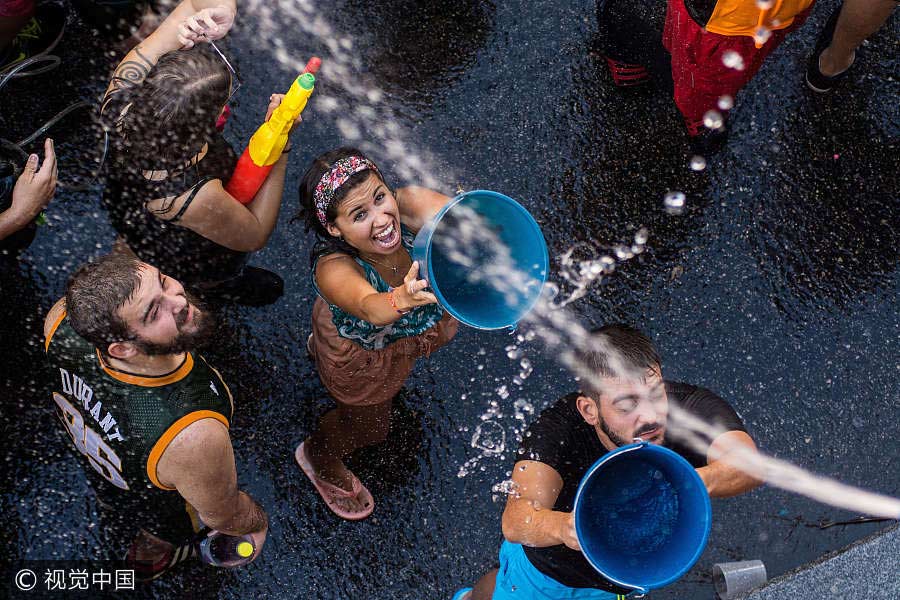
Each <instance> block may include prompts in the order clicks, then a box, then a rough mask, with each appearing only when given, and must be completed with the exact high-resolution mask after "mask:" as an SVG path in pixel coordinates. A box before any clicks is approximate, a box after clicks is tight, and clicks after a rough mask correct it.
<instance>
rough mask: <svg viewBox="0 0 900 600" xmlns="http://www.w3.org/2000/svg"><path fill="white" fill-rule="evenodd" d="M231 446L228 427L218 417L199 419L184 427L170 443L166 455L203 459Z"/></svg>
mask: <svg viewBox="0 0 900 600" xmlns="http://www.w3.org/2000/svg"><path fill="white" fill-rule="evenodd" d="M226 447H227V448H231V436H230V435H229V434H228V428H227V427H226V426H225V425H224V424H223V423H221V422H220V421H218V420H216V419H199V420H198V421H195V422H193V423H191V424H190V425H188V426H187V427H185V428H184V429H182V430H181V431H180V432H179V433H178V435H176V436H175V438H174V439H173V440H172V442H171V443H170V444H169V447H168V448H167V449H166V455H167V456H168V455H169V454H170V453H172V454H171V458H178V457H185V458H187V457H190V458H191V459H192V460H203V459H204V456H207V455H213V454H217V453H220V452H221V451H222V450H223V449H225V448H226Z"/></svg>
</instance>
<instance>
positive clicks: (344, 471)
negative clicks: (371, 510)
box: [304, 441, 368, 512]
mask: <svg viewBox="0 0 900 600" xmlns="http://www.w3.org/2000/svg"><path fill="white" fill-rule="evenodd" d="M304 447H305V449H306V457H307V459H308V460H309V464H310V465H311V466H312V468H313V471H315V474H316V477H317V478H318V479H321V480H322V481H325V482H327V483H330V484H331V485H335V486H337V487H339V488H341V489H342V490H346V491H348V492H352V491H353V473H352V472H351V471H350V469H348V468H347V465H345V464H344V463H343V461H341V460H338V459H336V458H330V457H321V456H318V455H317V454H316V452H315V450H314V448H315V446H314V445H311V444H310V443H309V441H307V442H306V444H305V446H304ZM337 502H339V503H340V504H341V505H342V508H343V509H344V510H347V511H350V512H360V511H362V510H365V509H366V508H368V507H367V506H365V505H364V504H363V503H362V502H361V501H360V499H359V498H358V497H353V498H340V499H339V500H337Z"/></svg>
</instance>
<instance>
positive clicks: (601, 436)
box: [455, 325, 760, 600]
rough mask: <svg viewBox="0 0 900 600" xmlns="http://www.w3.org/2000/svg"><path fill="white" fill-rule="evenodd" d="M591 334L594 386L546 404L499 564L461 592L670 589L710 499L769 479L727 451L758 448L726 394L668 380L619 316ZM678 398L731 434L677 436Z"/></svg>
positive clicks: (588, 363) (527, 450) (476, 596)
mask: <svg viewBox="0 0 900 600" xmlns="http://www.w3.org/2000/svg"><path fill="white" fill-rule="evenodd" d="M594 335H595V336H596V337H595V338H594V339H595V341H596V342H597V343H596V344H594V345H593V347H594V348H596V349H597V350H591V351H588V352H584V353H581V354H580V356H578V358H579V362H580V363H581V364H582V365H583V366H584V368H586V369H588V370H589V371H590V372H592V373H594V375H595V377H594V378H592V379H593V384H592V383H591V382H589V381H587V380H585V385H584V391H583V392H576V393H572V394H569V395H567V396H565V397H564V398H562V399H560V400H559V401H558V402H556V404H554V405H552V406H550V407H549V408H547V409H546V410H544V411H543V412H542V413H541V415H540V417H539V418H538V419H537V420H536V421H535V422H534V423H532V424H531V426H530V427H529V428H528V431H527V432H526V433H525V436H524V441H523V443H522V447H521V448H520V449H519V454H520V456H521V457H522V460H520V461H519V462H517V463H516V465H515V468H514V469H513V475H512V479H513V481H514V482H515V483H516V484H517V488H516V492H515V494H514V495H511V496H510V497H509V499H508V501H507V504H506V509H505V510H504V512H503V535H504V537H505V538H506V541H504V542H503V545H502V547H501V549H500V568H499V570H495V571H492V572H490V573H488V574H487V575H485V576H484V577H482V578H481V580H480V581H479V582H478V583H477V584H476V586H475V589H474V590H472V591H469V590H460V591H459V592H457V594H456V596H455V600H489V599H492V600H505V599H507V598H508V599H510V600H512V599H519V600H522V599H528V598H591V599H597V600H615V599H617V598H622V597H624V596H627V595H628V594H630V593H632V592H638V593H642V592H646V591H648V590H650V589H655V588H659V587H663V586H665V585H668V584H669V583H672V582H673V581H675V580H677V579H678V578H680V577H681V576H682V575H683V574H684V573H685V572H686V571H687V570H688V569H690V567H691V566H692V565H693V564H694V562H695V561H696V560H697V558H699V556H700V554H701V553H702V551H703V548H704V547H705V545H706V540H707V536H708V533H709V526H710V520H711V513H710V508H709V497H708V496H712V497H727V496H735V495H738V494H742V493H744V492H747V491H749V490H751V489H753V488H755V487H757V486H758V485H759V484H760V482H759V481H758V480H756V479H754V478H752V477H750V476H749V475H746V474H745V473H743V472H742V471H740V470H739V469H737V468H735V467H733V466H731V465H730V464H729V461H728V460H727V458H728V452H729V451H733V450H728V449H733V448H735V447H738V448H740V449H742V450H743V449H747V450H749V451H753V452H755V451H756V445H755V444H754V442H753V440H752V439H751V438H750V436H749V435H748V434H747V432H746V430H745V428H744V425H743V423H742V421H741V419H740V417H738V415H737V413H735V411H734V409H732V408H731V406H729V405H728V403H727V402H725V401H724V400H722V399H721V398H719V397H718V396H716V395H715V394H713V393H712V392H710V391H708V390H705V389H703V388H699V387H695V386H692V385H687V384H683V383H674V382H669V381H665V380H663V379H662V372H661V365H660V359H659V355H658V353H657V351H656V349H655V348H654V347H653V344H652V342H651V341H650V339H649V338H647V336H645V335H644V334H643V333H641V332H639V331H637V330H635V329H632V328H630V327H627V326H622V325H611V326H606V327H602V328H600V329H598V330H596V331H595V332H594ZM599 348H604V349H606V350H607V351H608V352H610V353H611V355H613V356H612V357H611V355H610V354H607V353H605V352H601V351H599ZM596 388H599V389H596ZM670 402H671V403H673V404H677V405H678V407H680V408H681V409H682V410H684V411H686V412H687V413H690V414H692V415H694V416H696V417H698V418H700V419H702V420H703V421H704V422H706V423H714V424H716V425H717V426H718V427H720V428H721V429H722V430H723V431H724V433H721V434H720V435H718V436H717V437H715V439H714V440H713V441H712V443H711V444H708V447H706V448H697V447H694V446H686V445H682V444H681V443H680V441H676V440H672V439H670V437H671V436H667V435H666V421H667V415H668V413H669V403H670ZM638 438H639V439H638ZM632 441H634V442H638V443H634V444H632ZM723 449H725V453H724V454H723V453H722V450H723ZM710 457H716V458H717V459H718V460H716V459H711V458H710ZM598 459H600V460H598ZM685 459H686V460H685ZM688 463H689V464H688ZM703 488H705V489H703ZM707 493H708V496H707Z"/></svg>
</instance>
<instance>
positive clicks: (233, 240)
mask: <svg viewBox="0 0 900 600" xmlns="http://www.w3.org/2000/svg"><path fill="white" fill-rule="evenodd" d="M283 99H284V94H273V95H272V97H271V99H270V101H269V107H268V109H267V111H266V118H265V120H266V121H268V120H269V118H270V117H271V116H272V113H273V112H274V110H275V109H276V108H277V107H278V105H279V104H281V101H282V100H283ZM300 121H301V119H300V118H298V119H297V123H299V122H300ZM288 144H290V142H288ZM288 149H290V146H288ZM287 157H288V155H287V152H285V153H283V154H282V155H281V156H280V157H279V159H278V161H277V162H276V163H275V165H274V166H273V167H272V170H271V171H269V174H268V176H266V180H265V182H263V185H262V187H261V188H259V191H258V192H256V196H255V197H254V198H253V201H252V202H251V203H250V204H248V205H246V206H245V205H243V204H241V203H240V202H238V201H237V200H235V198H234V196H232V195H231V194H229V193H228V192H227V191H226V190H225V187H224V186H225V182H223V181H221V180H219V179H215V180H213V181H210V182H209V183H207V184H205V185H204V186H203V187H202V188H201V189H200V191H198V192H197V193H196V196H194V198H193V200H191V196H192V193H193V190H187V191H186V192H185V193H183V194H182V195H181V196H178V197H177V198H175V199H174V200H173V199H172V198H165V199H157V200H152V201H150V202H148V203H147V207H148V208H149V209H150V210H151V211H153V214H154V215H156V216H157V217H158V218H160V219H162V220H164V221H170V220H173V219H179V221H178V224H179V225H182V226H184V227H187V228H188V229H191V230H192V231H194V232H196V233H199V234H200V235H202V236H203V237H205V238H207V239H210V240H212V241H214V242H215V243H217V244H219V245H222V246H225V247H226V248H230V249H231V250H236V251H238V252H253V251H255V250H260V249H262V248H263V247H264V246H265V245H266V242H268V241H269V236H270V235H272V230H274V229H275V225H276V223H277V222H278V213H279V212H280V210H281V198H282V196H283V194H284V176H285V174H286V172H287ZM188 202H190V203H189V204H188V205H187V207H186V208H185V204H186V203H188Z"/></svg>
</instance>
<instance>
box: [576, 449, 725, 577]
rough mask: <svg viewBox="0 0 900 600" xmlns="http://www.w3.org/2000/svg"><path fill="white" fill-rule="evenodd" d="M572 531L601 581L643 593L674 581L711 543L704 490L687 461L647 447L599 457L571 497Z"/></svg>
mask: <svg viewBox="0 0 900 600" xmlns="http://www.w3.org/2000/svg"><path fill="white" fill-rule="evenodd" d="M574 510H575V531H576V532H577V534H578V541H579V543H580V544H581V550H582V552H583V553H584V556H585V558H587V561H588V562H589V563H590V564H591V566H593V567H594V569H596V570H597V572H599V573H600V574H601V575H603V576H604V577H606V578H607V579H609V580H610V581H612V582H613V583H616V584H618V585H620V586H623V587H628V588H633V589H635V590H640V591H641V592H647V591H649V590H652V589H657V588H661V587H664V586H666V585H668V584H670V583H672V582H673V581H676V580H678V579H679V578H680V577H681V576H682V575H684V574H685V573H687V571H688V570H689V569H690V568H691V567H692V566H693V565H694V563H695V562H697V559H699V558H700V555H701V554H702V553H703V549H704V548H705V547H706V542H707V539H708V538H709V529H710V525H711V524H712V509H711V507H710V502H709V495H708V494H707V492H706V486H704V485H703V481H702V480H701V479H700V476H699V475H697V472H696V471H695V470H694V468H693V467H692V466H691V465H690V463H689V462H688V461H686V460H685V459H684V458H682V457H681V456H679V455H678V454H676V453H675V452H672V451H671V450H669V449H667V448H663V447H661V446H654V445H652V444H648V443H647V442H641V443H638V444H630V445H628V446H623V447H621V448H618V449H616V450H614V451H613V452H610V453H608V454H606V455H604V456H603V457H602V458H601V459H600V460H598V461H597V462H596V463H594V465H593V466H592V467H591V468H590V469H589V470H588V472H587V473H586V474H585V475H584V477H583V478H582V480H581V483H580V484H579V486H578V492H577V493H576V495H575V509H574Z"/></svg>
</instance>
